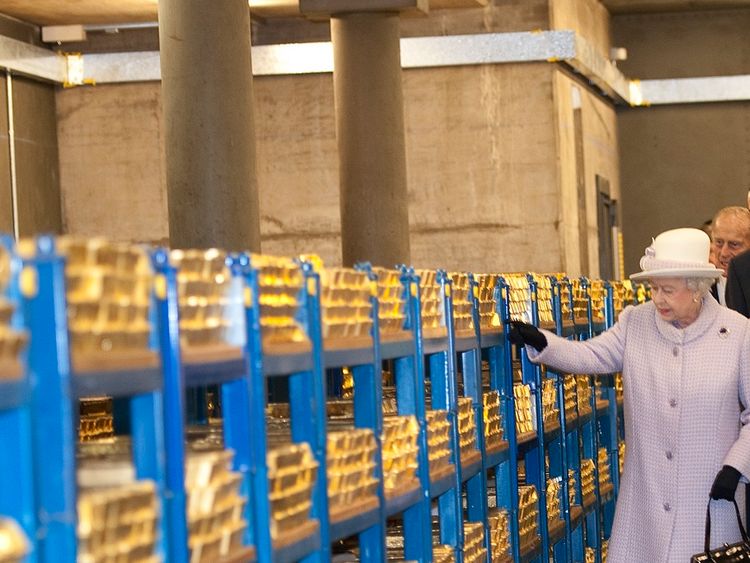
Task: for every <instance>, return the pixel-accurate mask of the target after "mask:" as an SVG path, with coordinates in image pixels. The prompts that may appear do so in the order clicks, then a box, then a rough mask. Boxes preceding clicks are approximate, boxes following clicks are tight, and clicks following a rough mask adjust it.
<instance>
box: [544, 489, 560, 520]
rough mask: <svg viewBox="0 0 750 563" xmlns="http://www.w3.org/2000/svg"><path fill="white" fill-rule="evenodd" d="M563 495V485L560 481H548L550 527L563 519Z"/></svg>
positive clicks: (548, 518)
mask: <svg viewBox="0 0 750 563" xmlns="http://www.w3.org/2000/svg"><path fill="white" fill-rule="evenodd" d="M561 493H562V484H561V482H560V479H559V478H558V479H547V491H546V494H547V499H546V500H547V521H548V522H549V523H550V525H551V524H552V523H553V522H555V521H556V520H559V519H560V518H561V515H562V508H561V504H560V503H561V498H560V496H561Z"/></svg>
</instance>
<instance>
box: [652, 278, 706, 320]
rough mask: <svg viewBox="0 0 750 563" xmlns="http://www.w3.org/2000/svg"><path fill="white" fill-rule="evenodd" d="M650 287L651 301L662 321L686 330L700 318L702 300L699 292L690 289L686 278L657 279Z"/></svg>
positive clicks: (653, 280)
mask: <svg viewBox="0 0 750 563" xmlns="http://www.w3.org/2000/svg"><path fill="white" fill-rule="evenodd" d="M649 285H650V286H651V299H652V301H653V302H654V305H656V310H657V312H658V313H659V316H660V317H661V318H662V319H664V320H665V321H667V322H670V323H677V324H678V325H679V326H680V327H683V328H684V327H686V326H688V325H689V324H691V323H692V322H693V321H694V320H695V319H697V318H698V314H699V313H700V310H701V300H700V299H699V296H698V293H697V292H695V291H693V290H692V289H689V288H688V286H687V281H686V280H685V278H655V279H652V280H650V281H649Z"/></svg>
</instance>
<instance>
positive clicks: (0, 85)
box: [0, 74, 13, 234]
mask: <svg viewBox="0 0 750 563" xmlns="http://www.w3.org/2000/svg"><path fill="white" fill-rule="evenodd" d="M0 232H2V233H8V234H10V233H12V232H13V196H12V193H11V187H10V149H9V146H8V97H7V91H6V82H5V74H2V75H0Z"/></svg>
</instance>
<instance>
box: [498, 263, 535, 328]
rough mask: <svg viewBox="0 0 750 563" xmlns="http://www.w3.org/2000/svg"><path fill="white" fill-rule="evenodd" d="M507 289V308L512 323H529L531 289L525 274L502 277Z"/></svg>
mask: <svg viewBox="0 0 750 563" xmlns="http://www.w3.org/2000/svg"><path fill="white" fill-rule="evenodd" d="M503 277H504V278H505V282H506V283H507V284H508V287H509V295H508V308H509V309H510V318H511V319H512V320H514V321H523V322H526V323H530V322H531V288H530V287H529V280H528V278H527V277H526V275H525V274H508V275H505V276H503Z"/></svg>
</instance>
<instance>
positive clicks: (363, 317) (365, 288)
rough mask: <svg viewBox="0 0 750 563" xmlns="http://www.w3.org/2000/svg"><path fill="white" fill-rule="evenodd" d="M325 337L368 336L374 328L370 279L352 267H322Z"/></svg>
mask: <svg viewBox="0 0 750 563" xmlns="http://www.w3.org/2000/svg"><path fill="white" fill-rule="evenodd" d="M320 281H321V285H322V294H321V298H320V305H321V309H322V312H321V316H322V320H323V323H322V324H323V338H340V337H352V336H369V335H370V333H371V329H372V303H371V302H370V295H371V291H372V289H371V286H370V280H369V278H368V277H367V274H366V273H365V272H360V271H357V270H354V269H352V268H321V270H320Z"/></svg>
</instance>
